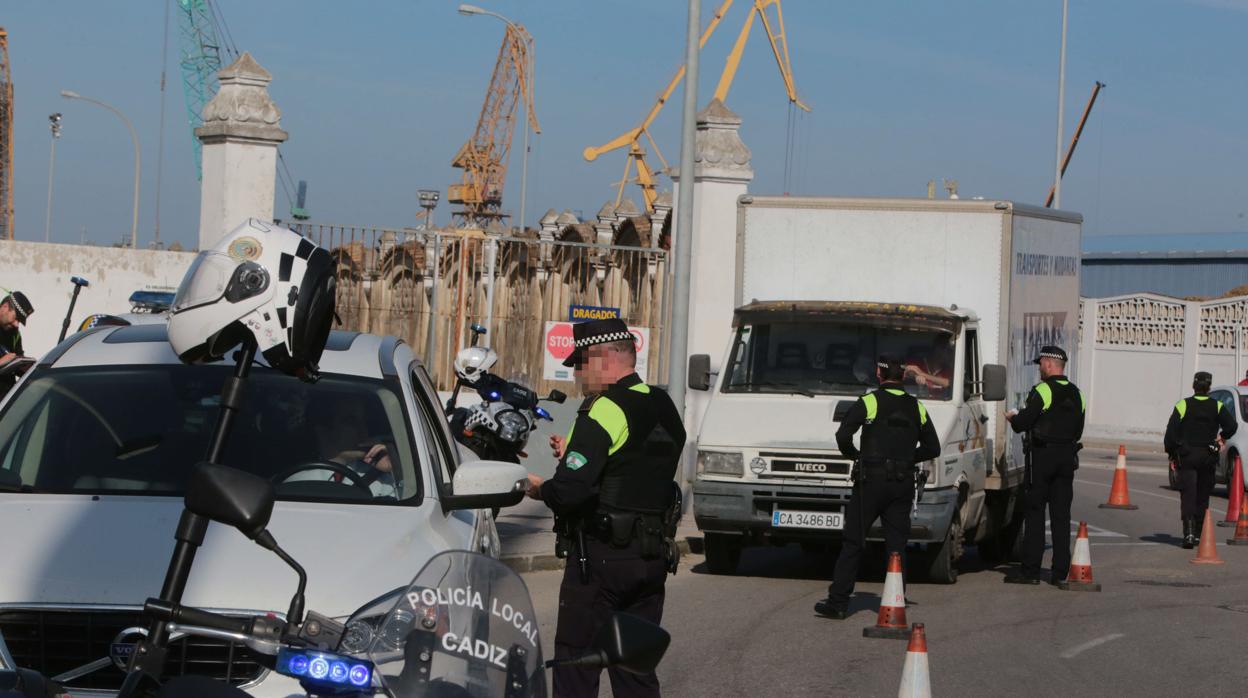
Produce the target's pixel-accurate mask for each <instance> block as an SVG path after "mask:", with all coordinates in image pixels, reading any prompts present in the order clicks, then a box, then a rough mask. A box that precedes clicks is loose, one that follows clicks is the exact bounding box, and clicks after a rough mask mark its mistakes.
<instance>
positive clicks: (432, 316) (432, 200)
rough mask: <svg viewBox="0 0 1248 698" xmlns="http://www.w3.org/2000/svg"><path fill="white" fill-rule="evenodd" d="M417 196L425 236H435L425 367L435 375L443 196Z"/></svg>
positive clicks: (432, 193) (421, 193) (430, 193)
mask: <svg viewBox="0 0 1248 698" xmlns="http://www.w3.org/2000/svg"><path fill="white" fill-rule="evenodd" d="M416 196H417V197H419V199H420V207H421V208H423V209H425V231H426V232H425V234H426V235H432V236H433V265H432V266H433V287H432V288H431V289H430V290H429V329H428V330H427V331H426V332H425V366H427V367H428V368H429V371H430V372H431V373H433V372H434V368H433V365H432V364H433V360H434V352H435V351H437V348H438V345H437V330H438V284H439V282H440V281H441V279H440V278H439V277H440V276H441V274H440V270H439V268H440V267H441V266H442V265H441V264H439V259H438V258H439V257H440V256H441V252H440V250H439V249H438V248H439V247H441V244H440V243H441V242H442V240H441V236H440V235H438V232H437V231H436V230H433V209H435V208H437V206H438V199H439V198H440V197H441V194H440V193H439V192H438V190H437V189H421V190H419V191H417V192H416ZM427 239H428V238H427V237H426V240H427ZM435 375H436V373H435Z"/></svg>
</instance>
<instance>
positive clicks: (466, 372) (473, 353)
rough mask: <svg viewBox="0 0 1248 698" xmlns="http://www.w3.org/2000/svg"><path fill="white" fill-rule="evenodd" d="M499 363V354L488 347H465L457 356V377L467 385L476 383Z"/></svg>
mask: <svg viewBox="0 0 1248 698" xmlns="http://www.w3.org/2000/svg"><path fill="white" fill-rule="evenodd" d="M497 362H498V354H495V353H494V350H493V349H489V348H487V347H464V348H463V349H460V350H459V353H457V354H456V355H455V375H457V376H459V377H460V379H462V380H463V381H464V382H465V383H476V382H477V380H479V379H480V378H481V374H482V373H485V372H486V371H488V370H490V368H492V367H493V366H494V364H495V363H497Z"/></svg>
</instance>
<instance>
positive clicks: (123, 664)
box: [108, 628, 147, 671]
mask: <svg viewBox="0 0 1248 698" xmlns="http://www.w3.org/2000/svg"><path fill="white" fill-rule="evenodd" d="M145 637H147V629H146V628H126V629H125V630H122V631H121V632H119V633H117V636H116V637H114V638H113V642H112V643H111V644H110V645H109V646H108V658H109V659H111V660H113V666H115V667H117V668H118V669H120V670H122V671H128V670H129V668H130V657H131V656H132V655H133V654H134V648H135V647H137V646H138V645H139V641H141V640H142V639H143V638H145Z"/></svg>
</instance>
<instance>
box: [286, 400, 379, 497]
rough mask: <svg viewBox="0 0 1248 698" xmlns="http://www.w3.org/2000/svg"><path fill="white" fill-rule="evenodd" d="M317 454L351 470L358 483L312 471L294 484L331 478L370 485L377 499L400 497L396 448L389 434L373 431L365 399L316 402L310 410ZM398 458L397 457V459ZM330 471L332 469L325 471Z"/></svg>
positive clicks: (297, 477) (334, 475)
mask: <svg viewBox="0 0 1248 698" xmlns="http://www.w3.org/2000/svg"><path fill="white" fill-rule="evenodd" d="M308 409H309V413H310V414H309V416H310V417H311V427H312V431H313V433H314V435H315V441H316V450H317V453H318V454H319V455H320V458H321V460H323V461H326V462H329V463H337V464H338V465H343V466H346V467H347V468H350V469H351V471H352V472H354V473H356V475H357V476H358V477H357V479H356V480H355V481H352V479H351V478H350V477H348V476H346V475H344V474H343V473H338V472H332V471H331V472H330V473H329V474H328V475H327V476H325V475H323V473H324V472H325V471H316V470H313V471H310V473H311V476H308V475H307V474H304V475H303V476H300V475H296V476H295V477H292V478H291V480H292V481H293V480H300V479H317V478H320V477H327V479H329V480H332V481H334V482H341V483H343V484H345V485H352V484H355V482H359V483H361V484H367V485H368V489H369V491H370V492H372V494H373V496H374V497H387V498H390V497H398V490H397V487H396V484H395V479H394V466H395V463H394V462H393V461H392V460H391V454H392V453H394V444H393V442H392V441H391V438H392V437H391V436H390V434H389V430H385V431H384V432H383V431H380V430H376V429H374V430H371V431H370V429H369V424H368V420H367V419H366V417H365V412H366V410H365V405H364V404H363V403H362V396H357V395H342V396H333V397H322V398H321V399H319V400H313V401H312V402H311V404H310V405H309V407H308ZM395 457H396V458H397V456H395ZM325 470H328V469H325Z"/></svg>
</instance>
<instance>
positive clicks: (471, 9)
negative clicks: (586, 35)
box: [459, 3, 535, 234]
mask: <svg viewBox="0 0 1248 698" xmlns="http://www.w3.org/2000/svg"><path fill="white" fill-rule="evenodd" d="M459 14H461V15H464V16H465V17H471V16H473V15H484V16H486V17H494V18H495V19H499V20H502V21H503V22H505V23H506V24H507V26H509V27H511V28H512V29H514V30H516V32H517V33H520V28H519V27H518V26H516V23H515V22H512V21H511V20H510V19H507V18H506V17H504V16H502V15H500V14H498V13H497V12H491V11H490V10H487V9H485V8H482V7H477V6H476V5H469V4H467V3H465V4H462V5H460V6H459ZM521 36H526V37H528V42H527V43H528V47H527V48H528V50H527V51H526V52H525V56H526V57H527V58H528V65H527V66H526V67H527V69H528V74H527V75H525V81H524V105H525V107H526V112H525V114H524V117H523V121H524V153H523V154H522V159H521V164H520V233H521V234H523V233H524V212H525V211H524V208H525V203H527V199H528V183H529V113H531V112H532V110H533V78H534V74H533V73H534V69H535V63H534V59H533V44H534V42H533V37H532V36H529V35H528V33H527V32H525V33H521Z"/></svg>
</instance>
